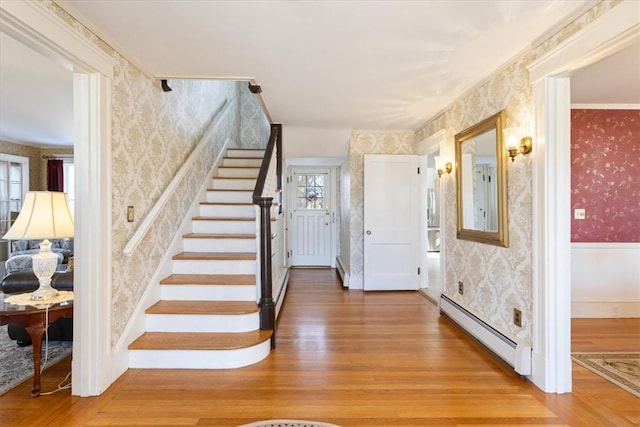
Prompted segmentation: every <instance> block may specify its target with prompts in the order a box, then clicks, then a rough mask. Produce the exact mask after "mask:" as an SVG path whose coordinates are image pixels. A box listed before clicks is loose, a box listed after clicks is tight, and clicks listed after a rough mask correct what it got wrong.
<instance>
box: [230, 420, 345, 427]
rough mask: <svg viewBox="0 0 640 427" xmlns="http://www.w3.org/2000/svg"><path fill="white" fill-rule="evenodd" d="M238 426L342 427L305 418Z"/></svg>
mask: <svg viewBox="0 0 640 427" xmlns="http://www.w3.org/2000/svg"><path fill="white" fill-rule="evenodd" d="M238 427H340V426H339V425H337V424H329V423H321V422H318V421H303V420H267V421H258V422H255V423H251V424H243V425H241V426H238Z"/></svg>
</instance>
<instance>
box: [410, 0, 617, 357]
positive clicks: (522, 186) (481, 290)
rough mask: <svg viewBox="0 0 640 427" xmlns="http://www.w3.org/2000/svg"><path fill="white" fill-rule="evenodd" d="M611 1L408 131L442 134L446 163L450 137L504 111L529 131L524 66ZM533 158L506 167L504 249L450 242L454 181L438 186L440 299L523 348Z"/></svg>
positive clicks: (528, 323) (528, 314) (528, 308)
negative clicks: (516, 316)
mask: <svg viewBox="0 0 640 427" xmlns="http://www.w3.org/2000/svg"><path fill="white" fill-rule="evenodd" d="M618 3H620V1H619V0H614V1H603V2H599V3H597V4H596V5H595V6H594V7H593V8H592V9H590V10H589V11H587V12H586V13H584V14H583V15H581V16H579V17H578V18H577V19H576V20H574V21H573V22H571V23H570V24H568V25H567V26H565V27H564V28H562V29H560V30H559V31H558V32H557V33H555V34H553V35H551V36H550V37H549V38H547V39H546V40H544V41H543V42H541V43H540V44H539V45H537V46H535V47H533V48H532V49H531V50H528V51H526V52H523V53H522V54H520V55H519V56H517V57H516V58H514V59H513V60H512V61H511V62H509V63H507V64H505V66H503V67H502V68H500V69H499V70H497V71H496V72H495V73H493V74H492V75H491V76H489V77H487V79H485V81H484V82H483V83H481V84H480V85H478V86H477V87H476V88H474V89H473V90H471V91H470V92H468V93H467V94H465V95H464V96H462V97H460V98H459V99H457V100H456V101H455V102H454V103H453V104H451V105H450V106H449V107H447V108H446V109H445V110H444V111H443V112H442V113H441V114H440V115H438V116H436V117H434V118H432V119H430V120H429V121H428V122H427V123H426V124H425V125H424V126H423V127H421V128H420V129H418V131H417V132H416V138H415V140H416V141H422V140H424V139H426V138H427V137H429V136H431V135H433V134H435V133H436V132H438V131H440V130H442V129H444V130H445V135H446V136H445V139H446V143H445V146H444V147H441V152H442V154H441V155H443V156H449V158H450V159H453V153H454V135H455V134H456V133H457V132H460V131H462V130H464V129H466V128H467V127H469V126H471V125H473V124H474V123H477V122H479V121H480V120H482V119H484V118H486V117H488V116H490V115H492V114H495V113H497V112H498V111H500V110H503V109H505V110H506V113H507V123H506V126H516V127H518V128H520V129H521V130H522V132H523V135H527V134H531V133H532V131H533V117H534V105H533V99H532V88H531V82H530V81H529V73H528V70H527V67H528V66H529V65H530V64H531V63H532V62H533V61H534V60H536V59H537V58H539V57H540V56H541V55H544V54H545V53H547V52H549V51H550V50H552V49H553V48H555V47H556V46H558V45H559V44H560V43H561V42H563V41H565V40H567V39H568V38H569V37H570V36H571V35H573V34H575V33H576V32H577V31H579V30H581V29H582V28H584V27H585V26H587V25H588V24H589V23H591V22H593V21H594V20H595V19H596V18H598V17H599V16H601V15H602V14H604V13H605V12H606V11H608V10H609V9H611V8H612V7H614V6H615V5H616V4H618ZM534 161H535V141H534V151H533V153H531V154H529V155H526V156H519V157H518V159H517V160H516V161H515V162H513V163H512V162H508V167H507V176H508V189H507V192H508V197H507V199H508V219H509V242H510V244H509V247H508V248H502V247H497V246H490V245H485V244H480V243H474V242H469V241H465V240H458V239H456V238H455V235H456V194H455V191H456V189H455V175H454V174H451V175H450V176H448V177H446V178H445V180H444V181H443V183H442V185H443V197H444V209H445V210H446V218H447V220H446V223H445V224H444V225H443V226H444V227H445V229H446V235H447V236H453V237H451V238H447V239H446V240H445V242H444V245H443V246H444V247H443V250H444V252H445V254H446V256H445V260H446V261H445V265H444V272H443V278H444V283H443V293H444V294H446V295H447V296H448V297H449V298H451V299H453V300H455V301H456V302H457V303H458V304H460V305H462V306H463V307H465V308H466V309H467V310H469V311H471V312H472V313H473V314H475V315H476V316H478V317H480V318H481V319H483V320H484V321H486V322H487V323H489V324H490V325H492V326H493V327H495V328H496V329H498V330H500V331H501V332H503V333H504V334H505V335H507V336H509V337H512V338H514V339H516V340H518V341H521V342H523V343H525V344H531V341H532V312H533V303H532V298H533V254H532V242H533V239H532V226H531V224H532V204H533V201H532V177H533V169H532V166H533V162H534ZM458 281H463V282H464V284H465V292H464V295H460V294H458V292H457V283H458ZM514 308H518V309H520V310H522V315H523V316H522V327H516V326H514V325H513V321H512V318H513V309H514Z"/></svg>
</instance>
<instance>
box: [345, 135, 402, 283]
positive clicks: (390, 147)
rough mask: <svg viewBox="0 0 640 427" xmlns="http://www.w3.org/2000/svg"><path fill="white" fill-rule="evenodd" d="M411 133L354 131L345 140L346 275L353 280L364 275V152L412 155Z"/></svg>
mask: <svg viewBox="0 0 640 427" xmlns="http://www.w3.org/2000/svg"><path fill="white" fill-rule="evenodd" d="M412 153H413V133H412V132H397V133H393V132H368V131H358V130H355V131H353V132H352V133H351V139H350V141H349V183H350V190H349V191H350V194H349V205H350V209H349V211H350V218H349V233H350V240H349V244H348V247H349V248H350V254H349V274H350V277H351V279H350V280H354V281H356V280H357V278H358V277H362V275H363V274H364V155H365V154H412Z"/></svg>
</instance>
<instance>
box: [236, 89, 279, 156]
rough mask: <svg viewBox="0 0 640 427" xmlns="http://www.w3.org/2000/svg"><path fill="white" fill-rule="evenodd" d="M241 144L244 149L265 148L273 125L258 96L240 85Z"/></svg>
mask: <svg viewBox="0 0 640 427" xmlns="http://www.w3.org/2000/svg"><path fill="white" fill-rule="evenodd" d="M240 116H241V117H240V144H241V146H242V147H243V148H264V147H265V146H266V142H267V141H268V140H269V135H270V134H271V125H270V124H269V120H268V119H267V116H266V115H265V114H264V111H263V110H262V106H261V105H260V102H259V101H258V97H257V95H254V94H253V93H251V92H250V91H249V87H248V84H247V83H246V82H242V83H240Z"/></svg>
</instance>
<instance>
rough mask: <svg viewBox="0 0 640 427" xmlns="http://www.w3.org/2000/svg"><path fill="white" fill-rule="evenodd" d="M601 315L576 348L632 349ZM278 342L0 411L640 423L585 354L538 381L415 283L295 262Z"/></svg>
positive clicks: (16, 418)
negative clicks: (243, 355) (250, 354)
mask: <svg viewBox="0 0 640 427" xmlns="http://www.w3.org/2000/svg"><path fill="white" fill-rule="evenodd" d="M601 320H603V321H598V320H589V321H588V322H587V321H584V322H583V321H582V320H581V319H574V322H573V340H574V342H573V344H572V346H573V349H574V350H576V351H603V350H607V349H611V350H610V351H614V350H615V349H628V350H633V351H640V344H639V343H638V342H637V341H638V334H637V330H638V329H637V328H638V326H640V319H631V320H630V321H628V320H626V319H615V321H614V322H609V321H608V320H609V319H601ZM197 338H198V337H196V338H194V341H195V342H200V343H202V342H203V341H206V340H202V339H197ZM166 340H167V337H158V338H157V341H166ZM276 344H277V347H276V349H275V351H273V352H272V353H271V354H270V355H269V356H268V357H267V359H265V360H263V361H262V362H259V363H257V364H255V365H251V366H248V367H246V368H242V369H229V370H226V369H225V370H217V371H202V370H189V369H186V370H162V369H149V370H141V369H130V370H128V371H127V372H126V373H125V374H124V375H123V376H122V377H121V378H120V379H119V380H118V381H117V382H116V383H115V384H113V385H112V386H111V387H110V388H109V389H108V390H106V392H105V393H104V394H103V395H101V396H99V397H91V398H79V397H75V396H70V395H69V391H63V392H59V393H56V394H54V395H52V396H43V397H40V398H36V399H32V398H30V397H29V390H30V383H29V382H26V383H25V384H23V385H21V386H19V387H17V388H15V389H14V390H11V391H10V392H8V393H7V394H5V395H3V396H0V425H2V426H3V427H4V426H26V425H29V426H96V425H128V426H130V425H199V426H216V427H232V426H238V425H240V424H246V423H250V422H254V421H257V420H261V419H274V418H300V419H306V420H309V419H311V420H320V421H326V422H332V423H335V424H338V425H341V426H344V427H377V426H385V427H396V426H398V427H399V426H402V427H411V426H414V427H418V426H420V427H424V426H430V427H431V426H469V427H471V426H474V427H478V426H529V427H531V426H542V425H544V426H588V427H591V426H598V427H600V426H638V425H640V405H639V402H640V399H638V398H636V397H635V396H633V395H631V394H630V393H628V392H626V391H624V390H622V389H621V388H619V387H616V386H615V385H613V384H612V383H610V382H608V381H606V380H604V379H602V378H600V377H599V376H597V375H595V374H593V373H591V372H590V371H588V370H586V369H584V368H582V367H581V366H579V365H576V364H573V378H574V380H573V392H572V393H567V394H562V395H556V394H545V393H543V392H542V391H541V390H539V389H538V388H536V387H535V386H534V385H533V384H531V383H530V382H529V381H528V380H526V379H524V378H522V377H521V376H519V375H517V374H516V373H515V372H514V371H513V368H511V367H510V366H509V365H507V364H506V363H504V362H503V361H502V360H501V359H499V358H498V357H496V356H494V355H492V354H491V353H490V352H488V351H487V350H486V349H485V348H484V347H483V346H482V345H481V344H479V343H478V342H477V341H475V340H473V339H472V338H470V337H469V336H468V335H467V334H465V333H464V332H462V331H461V330H460V329H459V328H458V327H457V326H455V325H454V324H452V323H451V322H450V321H449V320H448V319H446V318H445V317H443V316H440V315H439V313H438V310H437V307H436V306H435V305H433V304H431V303H430V302H429V301H428V300H427V299H425V298H424V297H422V296H420V295H418V294H417V293H414V292H375V293H369V292H363V291H353V290H351V291H349V290H345V289H344V288H343V287H342V285H341V283H340V281H339V278H338V276H337V274H336V272H335V270H330V269H322V270H320V269H317V270H314V269H304V270H303V269H300V270H292V271H291V274H290V282H289V291H288V294H287V297H286V300H285V302H284V305H283V308H282V311H281V315H280V318H279V320H278V329H277V333H276ZM603 347H604V348H603ZM69 368H70V359H66V360H65V361H63V362H61V363H60V364H58V365H56V366H54V367H53V368H51V369H50V370H47V371H45V373H44V375H43V377H42V379H43V389H47V388H49V387H53V386H54V383H57V381H59V380H60V379H61V377H64V375H66V373H67V372H68V370H69Z"/></svg>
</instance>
